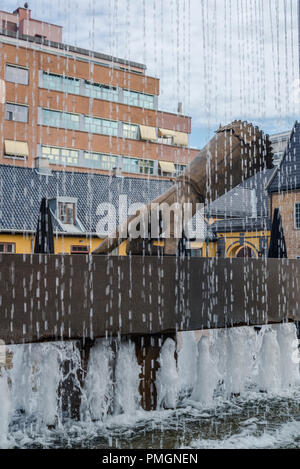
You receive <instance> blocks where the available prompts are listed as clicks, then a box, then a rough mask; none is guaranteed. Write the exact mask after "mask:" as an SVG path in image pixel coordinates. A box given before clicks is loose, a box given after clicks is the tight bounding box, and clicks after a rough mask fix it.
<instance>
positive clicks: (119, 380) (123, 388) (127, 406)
mask: <svg viewBox="0 0 300 469" xmlns="http://www.w3.org/2000/svg"><path fill="white" fill-rule="evenodd" d="M140 371H141V370H140V367H139V365H138V363H137V359H136V355H135V346H134V344H133V343H132V342H129V343H121V344H120V346H119V350H118V355H117V364H116V400H115V412H116V413H117V414H121V413H125V414H132V413H134V412H136V410H137V409H138V408H139V402H140V395H139V391H138V387H139V374H140Z"/></svg>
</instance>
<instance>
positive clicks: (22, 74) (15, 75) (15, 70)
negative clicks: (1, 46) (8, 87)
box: [5, 65, 29, 85]
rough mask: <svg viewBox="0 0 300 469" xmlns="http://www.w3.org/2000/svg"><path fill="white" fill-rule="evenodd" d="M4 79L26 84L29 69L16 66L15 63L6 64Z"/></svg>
mask: <svg viewBox="0 0 300 469" xmlns="http://www.w3.org/2000/svg"><path fill="white" fill-rule="evenodd" d="M5 80H6V81H10V82H12V83H18V84H20V85H28V83H29V71H28V70H27V69H26V68H22V67H17V66H15V65H6V67H5Z"/></svg>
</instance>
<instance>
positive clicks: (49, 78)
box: [43, 72, 80, 94]
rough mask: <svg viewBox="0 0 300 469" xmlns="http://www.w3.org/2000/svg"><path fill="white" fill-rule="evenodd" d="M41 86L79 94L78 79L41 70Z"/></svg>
mask: <svg viewBox="0 0 300 469" xmlns="http://www.w3.org/2000/svg"><path fill="white" fill-rule="evenodd" d="M43 87H44V88H47V89H48V90H54V91H62V92H63V93H70V94H79V92H80V80H79V79H77V78H72V77H64V76H62V75H55V74H54V73H47V72H43Z"/></svg>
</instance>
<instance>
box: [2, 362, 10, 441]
mask: <svg viewBox="0 0 300 469" xmlns="http://www.w3.org/2000/svg"><path fill="white" fill-rule="evenodd" d="M0 398H1V402H0V449H1V448H6V447H7V443H8V441H7V439H8V425H9V414H10V410H11V396H10V391H9V387H8V380H7V373H6V371H5V370H4V369H0Z"/></svg>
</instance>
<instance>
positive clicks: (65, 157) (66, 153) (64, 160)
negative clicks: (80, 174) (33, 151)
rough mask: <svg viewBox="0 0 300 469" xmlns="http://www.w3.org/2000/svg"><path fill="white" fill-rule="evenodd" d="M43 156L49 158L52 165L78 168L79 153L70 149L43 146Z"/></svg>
mask: <svg viewBox="0 0 300 469" xmlns="http://www.w3.org/2000/svg"><path fill="white" fill-rule="evenodd" d="M42 156H43V157H44V158H49V162H50V164H56V165H62V166H78V159H79V151H78V150H71V149H68V148H57V147H49V146H46V145H43V146H42Z"/></svg>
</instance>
